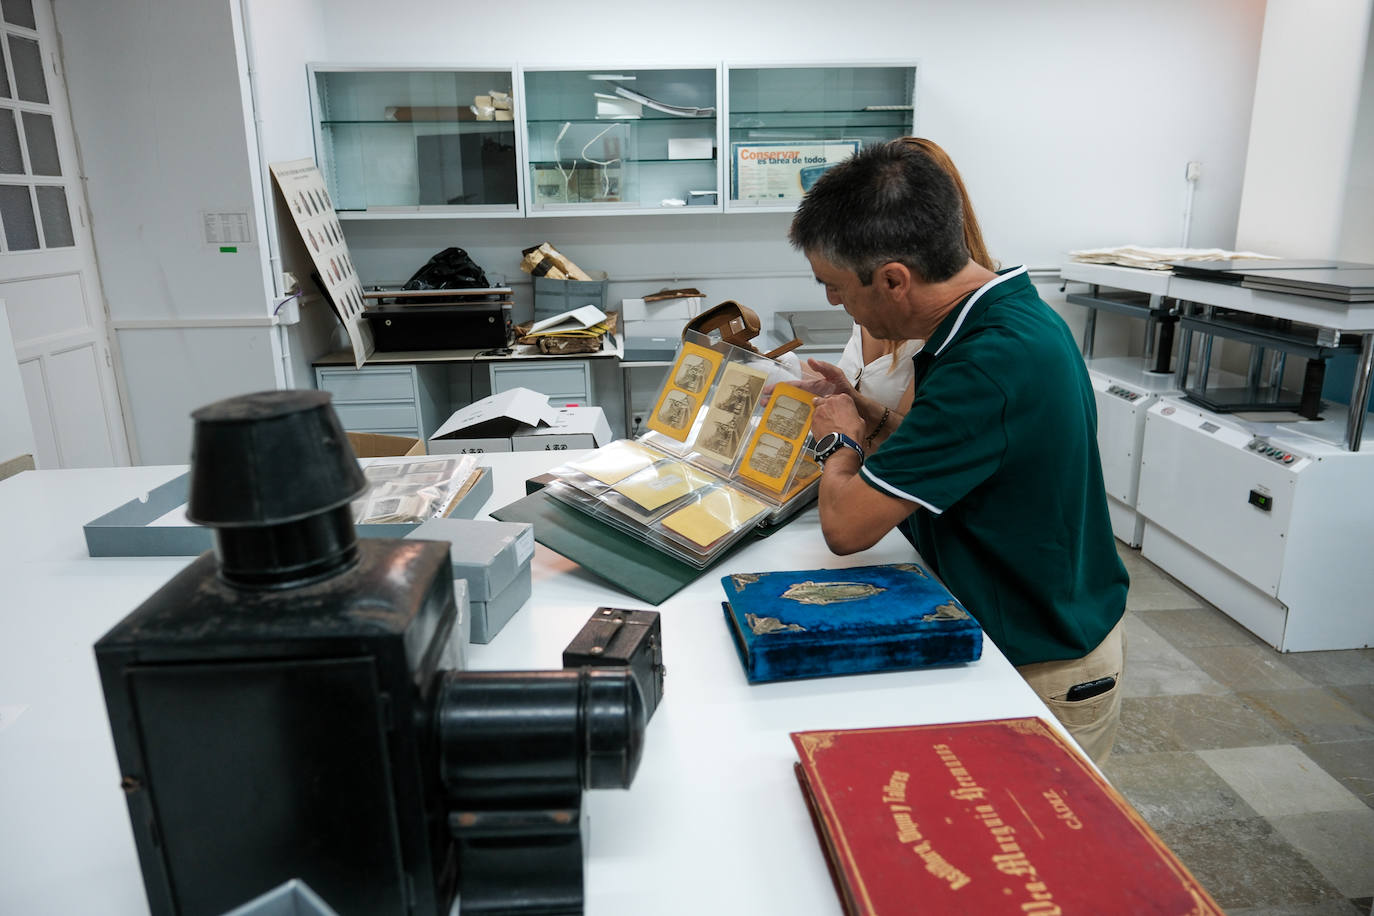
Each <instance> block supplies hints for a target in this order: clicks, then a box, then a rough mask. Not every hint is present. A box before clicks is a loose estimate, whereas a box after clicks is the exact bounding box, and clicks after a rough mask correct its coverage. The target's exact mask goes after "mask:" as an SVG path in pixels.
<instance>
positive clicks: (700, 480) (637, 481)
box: [602, 458, 718, 524]
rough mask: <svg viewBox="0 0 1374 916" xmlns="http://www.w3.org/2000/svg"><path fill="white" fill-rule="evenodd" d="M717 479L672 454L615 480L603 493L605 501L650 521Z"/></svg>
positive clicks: (639, 518) (616, 508)
mask: <svg viewBox="0 0 1374 916" xmlns="http://www.w3.org/2000/svg"><path fill="white" fill-rule="evenodd" d="M717 479H718V478H716V477H714V476H712V475H710V474H708V473H706V472H705V471H702V470H700V469H698V468H694V467H692V466H691V465H690V464H688V463H687V462H685V461H678V460H677V459H674V458H669V459H665V460H663V461H660V462H658V463H657V464H654V465H652V466H650V467H647V468H645V469H644V470H642V471H637V472H635V473H634V474H631V475H630V476H629V477H626V478H625V479H624V480H622V481H620V482H619V483H617V484H615V485H614V486H613V487H611V488H610V489H609V490H607V491H606V492H605V493H604V494H603V495H602V501H603V502H604V503H605V504H606V505H607V506H608V507H610V508H612V509H615V510H616V511H618V512H621V513H623V514H625V515H627V516H629V517H630V518H632V519H634V520H636V521H640V522H643V523H646V524H647V523H648V522H650V521H652V520H653V519H655V518H657V517H658V516H660V515H662V514H663V512H665V511H667V510H668V509H669V508H671V507H672V506H673V505H674V504H675V503H677V502H678V501H679V500H681V499H683V498H684V497H687V496H690V495H691V494H693V493H695V492H697V491H698V490H701V489H704V488H706V487H709V486H710V485H711V484H713V483H716V482H717Z"/></svg>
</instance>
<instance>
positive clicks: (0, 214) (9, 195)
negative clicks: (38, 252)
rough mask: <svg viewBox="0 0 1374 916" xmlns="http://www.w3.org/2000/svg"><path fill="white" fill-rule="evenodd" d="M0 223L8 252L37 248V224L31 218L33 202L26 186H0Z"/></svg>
mask: <svg viewBox="0 0 1374 916" xmlns="http://www.w3.org/2000/svg"><path fill="white" fill-rule="evenodd" d="M0 222H3V223H4V225H5V239H6V241H8V242H9V250H10V251H28V250H30V249H33V248H37V247H38V223H37V222H36V221H35V220H34V218H33V201H32V200H31V199H30V198H29V189H28V187H27V186H26V185H13V184H0Z"/></svg>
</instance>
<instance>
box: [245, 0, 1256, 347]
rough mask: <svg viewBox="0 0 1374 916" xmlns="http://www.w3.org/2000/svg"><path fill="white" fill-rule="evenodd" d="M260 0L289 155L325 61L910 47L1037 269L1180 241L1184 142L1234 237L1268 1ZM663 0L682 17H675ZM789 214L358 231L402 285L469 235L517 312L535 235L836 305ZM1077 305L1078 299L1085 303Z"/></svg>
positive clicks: (1012, 258)
mask: <svg viewBox="0 0 1374 916" xmlns="http://www.w3.org/2000/svg"><path fill="white" fill-rule="evenodd" d="M249 7H250V9H251V15H250V16H249V19H250V21H251V23H252V26H253V41H254V44H255V45H256V46H257V49H256V50H257V52H258V53H257V54H256V57H257V59H258V60H259V61H263V62H266V61H268V60H269V59H270V66H271V67H272V68H273V69H274V72H276V73H286V74H287V75H288V76H289V74H290V71H291V70H292V69H293V67H294V68H295V69H296V71H297V73H298V74H299V81H298V82H296V83H294V84H293V83H292V82H290V80H289V79H288V81H287V82H286V83H285V84H283V85H281V86H280V90H281V92H280V95H279V96H278V97H275V98H274V99H273V100H272V110H271V111H270V112H265V113H264V117H263V123H262V125H261V126H262V132H263V137H264V145H265V146H266V147H268V148H269V150H271V153H272V158H281V159H285V158H294V157H298V156H309V155H313V148H312V144H311V141H310V137H309V136H308V132H307V128H308V125H309V119H310V111H309V102H308V97H307V91H306V87H305V83H304V64H305V63H306V62H308V61H310V60H320V61H329V62H333V63H353V64H374V65H376V64H387V65H414V66H422V65H444V64H450V65H451V64H456V63H460V62H461V63H463V64H464V65H471V66H496V67H501V66H512V65H516V64H521V63H525V64H550V63H552V64H567V65H586V66H594V65H605V64H608V63H617V64H620V65H629V64H633V63H636V62H644V61H646V60H653V61H655V62H668V63H672V62H681V63H688V64H701V63H715V62H719V61H727V62H740V63H743V62H767V61H813V60H814V61H855V60H892V59H915V60H917V61H918V63H919V66H920V71H919V74H918V80H917V82H918V89H917V100H916V103H917V115H916V117H917V125H918V132H919V133H921V134H924V135H925V136H929V137H931V138H933V139H935V140H937V141H938V142H940V143H941V144H942V145H944V146H945V147H946V148H947V149H948V150H949V151H950V153H951V155H952V156H953V157H954V159H955V161H956V162H957V163H958V164H959V167H960V169H961V171H962V172H963V174H964V177H965V179H966V182H967V184H968V186H969V189H970V193H971V194H972V196H973V199H974V202H975V204H976V207H977V210H978V214H979V217H980V220H981V221H982V223H983V226H984V228H985V232H986V234H987V237H988V241H989V245H990V247H991V249H992V251H993V253H994V255H995V256H996V257H998V258H999V259H1000V260H1002V261H1003V263H1005V264H1009V265H1010V264H1021V263H1024V264H1028V265H1030V266H1031V267H1034V268H1054V267H1056V266H1057V265H1058V264H1059V263H1060V262H1061V261H1062V260H1063V256H1064V253H1065V252H1066V251H1068V250H1070V249H1072V248H1078V247H1097V246H1102V245H1113V244H1125V243H1138V244H1148V245H1172V244H1177V243H1178V241H1179V239H1180V236H1181V232H1182V213H1183V205H1184V191H1185V187H1186V185H1185V182H1184V178H1183V175H1184V168H1185V165H1186V163H1187V162H1189V161H1199V162H1201V163H1202V179H1201V181H1200V182H1199V183H1198V186H1197V192H1196V197H1195V200H1194V205H1193V223H1192V232H1191V236H1190V242H1191V244H1194V245H1197V246H1213V245H1215V246H1225V247H1229V246H1230V245H1232V244H1233V243H1234V236H1235V222H1236V212H1237V208H1238V206H1239V196H1240V185H1241V177H1242V173H1243V167H1244V155H1245V144H1246V135H1247V128H1248V120H1249V113H1250V107H1251V100H1252V99H1251V93H1252V86H1253V81H1254V75H1255V67H1256V61H1257V56H1258V47H1259V36H1260V31H1261V28H1262V24H1263V13H1264V10H1263V6H1262V5H1261V4H1258V3H1255V2H1253V0H1219V2H1209V3H1206V4H1196V3H1193V2H1189V0H1161V2H1156V3H1151V4H1128V3H1089V2H1083V0H1050V2H1041V3H1036V4H1025V3H1020V2H1015V0H969V2H965V3H962V4H957V5H956V4H950V3H947V2H940V0H918V2H898V0H856V2H853V3H849V4H847V5H846V6H845V13H844V19H843V23H842V25H841V27H839V28H828V27H825V24H826V23H828V22H834V20H835V15H836V10H835V6H834V4H833V2H821V0H802V2H798V3H794V4H792V5H791V6H790V7H789V8H788V13H787V15H786V16H777V17H769V18H765V17H761V16H759V15H757V14H756V13H754V12H747V13H746V12H742V10H741V8H740V7H739V5H738V4H737V3H731V2H723V0H704V2H699V3H693V4H691V5H683V4H677V5H672V6H671V7H664V6H659V7H656V8H654V9H653V10H652V11H650V10H648V9H646V7H644V5H643V4H639V3H626V2H621V0H612V2H607V3H604V4H599V5H598V6H597V7H596V8H595V9H594V10H588V11H584V12H585V14H583V15H578V16H569V15H566V12H567V8H566V7H565V6H564V5H560V4H554V3H550V2H547V0H523V2H512V3H508V4H505V5H503V6H502V7H501V10H500V14H499V21H500V24H499V26H497V27H494V28H490V29H489V28H484V27H483V25H482V23H483V22H485V21H488V18H489V14H488V13H485V12H482V13H479V12H477V11H476V10H474V8H473V6H472V5H470V4H464V3H458V4H452V3H448V4H446V3H439V2H418V0H398V2H396V3H392V4H391V5H390V6H388V8H387V13H386V15H384V16H383V15H378V14H377V7H376V5H375V4H373V3H371V2H364V0H330V2H329V3H328V4H327V7H328V10H327V15H326V14H325V12H324V10H323V9H322V6H321V5H320V4H317V3H315V2H297V3H294V4H292V3H283V2H279V0H249ZM671 9H677V10H678V12H670V10H671ZM312 15H314V16H315V17H316V22H317V24H318V28H319V30H320V31H319V34H317V35H307V36H305V38H304V40H303V41H302V42H301V45H303V47H297V46H293V45H292V44H291V43H289V42H285V41H274V42H273V44H272V47H271V53H270V55H269V54H268V53H266V52H265V45H264V44H263V43H264V42H266V41H270V40H271V39H267V38H265V37H264V36H267V35H268V34H269V33H275V34H278V35H281V34H285V33H288V32H289V31H290V24H295V25H299V24H300V23H301V22H302V21H303V20H305V19H308V18H309V17H310V16H312ZM666 19H671V20H672V21H674V22H680V23H681V25H680V26H674V27H670V28H666V27H665V26H664V22H665V20H666ZM494 34H500V35H502V36H506V37H508V38H510V40H504V39H503V40H501V41H495V40H493V35H494ZM689 35H690V37H688V36H689ZM321 38H322V40H321ZM267 65H268V64H266V63H263V64H262V66H263V67H266V66H267ZM786 226H787V217H786V216H783V215H777V214H730V215H718V214H690V213H674V214H671V215H664V216H639V217H634V216H627V217H587V218H578V219H559V218H543V219H528V220H521V219H501V220H486V219H483V220H437V221H436V220H422V221H394V220H393V221H372V222H361V221H348V222H346V223H345V230H346V233H347V236H348V240H349V246H350V252H351V254H352V255H353V259H354V262H355V264H356V265H357V266H358V268H359V273H360V274H361V276H362V278H363V281H364V283H368V284H371V283H376V284H380V285H395V284H399V283H400V282H402V281H404V280H405V279H406V278H407V277H408V276H409V275H410V274H411V273H413V272H414V271H415V270H416V269H417V268H418V267H419V266H420V265H421V264H423V263H424V262H425V260H427V259H428V258H429V257H430V256H431V255H432V254H434V253H435V252H437V251H439V250H441V249H442V248H445V247H447V246H449V245H458V246H460V247H463V248H465V249H467V250H468V251H469V253H471V254H472V255H473V256H474V258H475V259H476V260H477V261H478V263H480V264H482V265H483V267H485V268H486V269H487V271H488V273H489V274H502V275H505V276H506V277H507V279H508V280H511V281H513V282H514V284H515V285H516V299H517V313H518V314H519V313H520V312H521V311H527V310H529V309H530V308H531V306H530V293H529V290H528V287H527V286H523V285H522V284H523V282H524V279H525V278H524V277H523V275H521V274H520V273H519V272H518V269H517V264H518V260H519V250H520V249H521V248H523V247H526V246H528V245H531V244H534V243H537V242H540V241H546V240H547V241H551V242H553V243H554V244H555V245H557V246H558V247H559V248H560V249H561V250H563V251H564V252H565V253H567V254H568V255H569V256H570V257H572V258H573V259H574V260H575V261H577V262H578V263H579V264H580V265H582V266H583V267H585V268H587V269H597V270H605V271H607V272H608V273H610V274H611V276H612V278H613V280H616V281H618V282H617V283H616V285H614V286H613V287H612V295H613V297H615V296H622V295H635V294H640V293H642V292H645V291H650V290H653V289H658V288H659V287H661V286H663V285H664V284H665V283H677V282H682V283H694V284H695V285H698V286H700V287H701V288H702V289H703V290H704V291H705V292H706V293H707V298H708V299H716V300H720V299H725V298H736V299H740V300H741V301H744V302H745V303H746V304H748V305H751V306H753V307H754V308H755V309H757V310H758V311H760V312H762V313H769V312H772V311H774V310H777V309H784V308H798V307H823V300H822V299H821V298H820V297H819V296H817V295H816V292H815V289H814V284H813V282H812V281H811V278H810V275H809V273H808V272H807V270H806V264H805V262H804V260H803V259H801V257H800V256H799V255H797V254H796V253H795V252H793V251H791V249H790V248H789V247H788V245H787V244H786V241H785V233H786ZM307 311H308V310H307ZM1078 311H1079V310H1078V309H1076V308H1073V307H1070V308H1069V309H1068V311H1067V312H1066V314H1067V315H1068V316H1069V317H1071V318H1074V319H1075V320H1076V319H1077V318H1078V316H1077V314H1076V313H1077V312H1078ZM311 320H312V319H311V316H310V315H308V314H307V320H306V324H307V325H309V322H310V321H311ZM1110 323H1111V322H1105V324H1110ZM341 340H342V338H341V337H336V342H340V341H341ZM1099 352H1103V351H1101V350H1099Z"/></svg>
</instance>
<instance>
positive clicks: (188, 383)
mask: <svg viewBox="0 0 1374 916" xmlns="http://www.w3.org/2000/svg"><path fill="white" fill-rule="evenodd" d="M53 13H54V18H55V20H56V24H57V30H58V35H59V41H60V43H61V52H62V56H63V63H64V69H65V72H66V81H67V87H68V94H69V97H70V101H71V110H72V121H73V125H74V127H75V130H76V137H77V146H78V151H79V155H80V157H81V165H82V171H83V174H84V176H85V178H86V191H87V198H88V201H89V204H90V211H91V221H92V231H93V236H94V240H95V247H96V256H97V259H98V262H99V266H100V273H101V280H102V284H103V287H104V294H105V300H106V304H107V307H108V311H109V318H110V324H111V327H113V328H114V329H115V332H116V333H115V341H116V343H117V345H118V347H119V351H120V355H121V367H122V374H123V378H122V380H121V382H122V384H123V386H124V393H125V395H126V403H127V404H128V405H129V409H130V412H131V414H132V416H130V417H129V421H130V423H129V425H130V428H131V430H132V432H133V438H134V441H133V442H132V443H131V447H132V450H133V451H134V453H135V455H136V460H137V461H139V462H140V463H144V464H156V463H171V462H184V461H185V460H186V456H187V452H188V448H189V444H190V430H191V423H190V419H189V414H190V412H191V411H192V410H193V409H195V408H196V407H199V406H201V405H204V404H207V403H209V402H211V401H214V400H217V399H219V398H223V397H227V396H229V395H233V394H239V393H243V392H245V391H252V390H261V389H269V388H275V387H277V382H278V378H279V372H280V370H279V368H278V364H279V360H278V359H277V358H276V356H275V355H274V352H273V350H274V347H275V346H276V345H275V344H274V340H275V335H276V332H275V331H274V330H273V329H272V328H271V327H270V326H269V325H270V321H269V314H270V305H269V299H270V289H269V288H268V286H267V281H266V273H265V270H264V263H265V259H264V256H263V255H264V251H265V248H264V247H263V246H264V240H263V238H262V234H263V227H264V223H263V221H262V218H263V209H262V207H261V205H260V193H259V189H258V188H257V187H256V186H255V179H254V165H253V162H254V160H255V159H256V155H255V153H254V151H253V146H254V143H253V140H252V138H251V135H250V130H249V127H250V125H249V124H248V123H246V118H247V114H246V112H247V110H248V106H246V104H245V96H244V93H243V88H242V84H241V81H240V79H239V74H240V71H241V69H242V66H243V60H242V55H241V53H240V51H241V49H240V48H239V47H238V46H237V44H236V41H235V29H234V25H233V21H234V15H235V6H234V5H233V4H231V3H229V2H226V0H54V2H53ZM204 211H212V212H240V213H248V214H249V215H250V218H251V219H252V220H253V222H254V237H255V244H253V245H241V246H239V251H238V252H236V253H232V254H230V253H221V252H220V251H219V250H218V247H215V246H211V245H208V244H206V242H205V236H204V233H203V231H202V213H203V212H204ZM226 320H227V321H228V322H231V323H241V322H244V321H253V322H256V323H257V324H258V325H259V327H258V328H256V329H255V333H253V334H247V335H245V334H243V333H241V332H239V331H237V330H236V331H231V332H229V333H225V332H224V328H222V327H220V326H219V325H221V324H223V323H225V321H226ZM245 337H247V338H251V340H252V342H251V344H249V343H246V342H245V340H244V338H245ZM188 352H191V353H213V354H214V355H215V359H214V360H212V361H206V360H192V359H188V358H187V353H188Z"/></svg>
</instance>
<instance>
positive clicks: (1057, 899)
mask: <svg viewBox="0 0 1374 916" xmlns="http://www.w3.org/2000/svg"><path fill="white" fill-rule="evenodd" d="M792 742H793V744H795V745H796V748H797V753H798V754H799V755H800V757H801V762H800V763H799V764H797V778H798V780H799V781H800V783H801V785H802V791H803V793H804V794H805V795H806V796H807V804H808V805H809V806H810V807H811V811H812V815H813V817H814V819H815V823H816V831H817V833H818V834H819V835H820V837H821V842H822V845H823V846H824V847H825V851H826V856H827V858H828V859H829V860H830V864H831V874H832V877H833V878H834V879H835V885H836V888H837V890H838V891H839V894H840V899H841V902H842V903H843V904H844V908H845V911H846V912H847V913H849V914H850V916H858V914H865V916H868V914H873V916H898V914H908V913H914V912H921V913H978V914H997V913H1015V914H1018V916H1056V914H1061V913H1062V914H1075V913H1131V914H1144V913H1157V914H1169V916H1180V914H1189V916H1205V914H1213V913H1215V914H1220V913H1221V912H1222V910H1221V909H1220V908H1219V907H1218V906H1217V905H1216V903H1215V902H1214V901H1213V900H1212V898H1211V897H1210V896H1208V894H1207V892H1206V891H1204V890H1203V889H1202V887H1201V886H1200V885H1199V884H1198V883H1197V880H1196V879H1194V878H1193V876H1192V875H1191V874H1189V873H1188V870H1187V869H1186V868H1184V867H1183V864H1182V863H1181V862H1179V860H1178V859H1177V858H1175V856H1174V854H1173V853H1172V852H1170V851H1169V849H1168V847H1166V846H1165V845H1164V843H1163V841H1162V840H1160V838H1159V837H1158V836H1156V835H1155V833H1154V831H1153V830H1151V829H1150V827H1149V825H1148V824H1146V823H1145V821H1144V820H1143V819H1142V818H1141V817H1140V815H1139V814H1137V813H1136V811H1135V809H1134V808H1132V807H1131V806H1130V804H1129V803H1128V802H1127V801H1126V800H1125V799H1124V798H1122V797H1121V795H1120V794H1119V793H1118V792H1117V791H1116V790H1115V789H1113V788H1112V787H1111V785H1109V784H1108V783H1107V782H1106V780H1104V779H1103V778H1102V777H1101V776H1100V775H1098V773H1097V771H1096V770H1095V769H1093V766H1092V764H1090V763H1088V762H1087V760H1086V759H1085V758H1084V757H1082V756H1081V755H1080V754H1079V752H1078V751H1077V750H1075V749H1073V748H1072V747H1070V745H1069V744H1068V742H1067V741H1066V740H1065V739H1063V738H1061V737H1060V736H1059V734H1058V732H1056V731H1055V730H1054V729H1053V728H1051V727H1050V726H1049V725H1047V724H1046V723H1045V722H1044V721H1042V720H1040V719H1034V718H1025V719H1005V720H1001V721H994V722H957V723H950V724H945V725H913V726H903V727H897V728H863V729H841V730H836V731H808V732H794V733H793V734H792Z"/></svg>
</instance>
